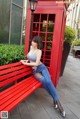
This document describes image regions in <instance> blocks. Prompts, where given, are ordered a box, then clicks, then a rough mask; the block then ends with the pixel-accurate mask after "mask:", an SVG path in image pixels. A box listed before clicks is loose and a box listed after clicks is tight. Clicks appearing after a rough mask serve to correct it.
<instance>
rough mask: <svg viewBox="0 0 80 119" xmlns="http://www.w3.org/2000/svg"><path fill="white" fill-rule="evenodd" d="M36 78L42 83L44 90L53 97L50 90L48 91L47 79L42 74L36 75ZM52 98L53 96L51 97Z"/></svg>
mask: <svg viewBox="0 0 80 119" xmlns="http://www.w3.org/2000/svg"><path fill="white" fill-rule="evenodd" d="M34 77H35V78H36V79H38V80H39V81H40V82H42V84H43V86H44V88H45V89H46V90H47V92H48V93H49V94H50V95H51V93H50V90H49V89H48V87H47V85H46V83H45V78H44V77H43V76H42V75H41V74H40V73H35V74H34ZM51 96H52V95H51Z"/></svg>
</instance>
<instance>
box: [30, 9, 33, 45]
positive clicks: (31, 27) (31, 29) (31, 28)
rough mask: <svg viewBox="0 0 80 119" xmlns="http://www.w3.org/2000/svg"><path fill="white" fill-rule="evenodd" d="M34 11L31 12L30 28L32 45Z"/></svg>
mask: <svg viewBox="0 0 80 119" xmlns="http://www.w3.org/2000/svg"><path fill="white" fill-rule="evenodd" d="M33 15H34V14H33V11H31V26H30V43H31V41H32V31H33Z"/></svg>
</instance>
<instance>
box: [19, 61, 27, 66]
mask: <svg viewBox="0 0 80 119" xmlns="http://www.w3.org/2000/svg"><path fill="white" fill-rule="evenodd" d="M20 62H21V63H22V64H24V65H26V64H27V63H28V60H20Z"/></svg>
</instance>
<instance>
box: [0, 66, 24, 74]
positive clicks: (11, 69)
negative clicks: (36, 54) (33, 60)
mask: <svg viewBox="0 0 80 119" xmlns="http://www.w3.org/2000/svg"><path fill="white" fill-rule="evenodd" d="M25 67H26V66H25V65H21V66H18V67H15V68H14V67H11V68H9V69H6V70H2V71H0V75H5V74H8V73H10V72H14V71H17V70H20V69H23V68H25Z"/></svg>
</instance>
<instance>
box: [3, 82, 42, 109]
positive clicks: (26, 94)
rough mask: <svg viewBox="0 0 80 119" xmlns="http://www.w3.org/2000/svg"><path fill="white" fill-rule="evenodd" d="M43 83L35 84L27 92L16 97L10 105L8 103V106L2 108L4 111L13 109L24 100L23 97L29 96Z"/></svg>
mask: <svg viewBox="0 0 80 119" xmlns="http://www.w3.org/2000/svg"><path fill="white" fill-rule="evenodd" d="M41 85H42V84H41V83H40V82H38V83H37V84H36V85H35V88H31V89H30V90H28V91H27V93H25V94H24V95H22V96H21V97H20V98H18V99H16V100H15V101H14V102H12V103H11V104H10V105H8V106H7V107H5V108H4V109H2V111H4V110H5V111H10V110H12V109H13V108H14V107H15V106H16V105H18V104H19V103H20V102H22V100H23V99H25V98H26V97H28V96H29V95H30V94H32V93H33V92H34V91H35V90H36V89H37V88H39V87H40V86H41Z"/></svg>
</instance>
